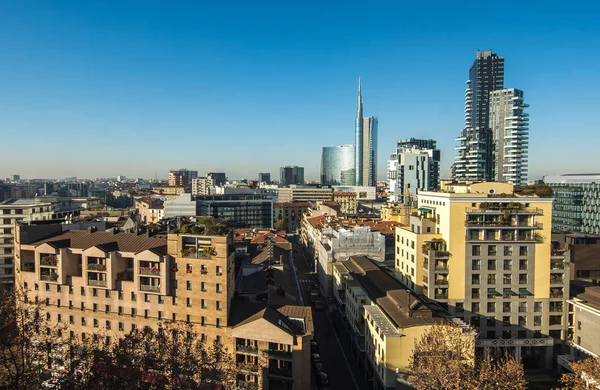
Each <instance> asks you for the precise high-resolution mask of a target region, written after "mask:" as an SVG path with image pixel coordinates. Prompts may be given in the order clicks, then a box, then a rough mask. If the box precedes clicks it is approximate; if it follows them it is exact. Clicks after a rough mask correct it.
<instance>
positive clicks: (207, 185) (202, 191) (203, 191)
mask: <svg viewBox="0 0 600 390" xmlns="http://www.w3.org/2000/svg"><path fill="white" fill-rule="evenodd" d="M215 192H216V190H215V181H214V180H213V179H209V178H208V177H199V178H197V179H192V195H211V194H214V193H215Z"/></svg>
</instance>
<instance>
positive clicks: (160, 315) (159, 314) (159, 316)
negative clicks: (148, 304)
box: [158, 311, 163, 320]
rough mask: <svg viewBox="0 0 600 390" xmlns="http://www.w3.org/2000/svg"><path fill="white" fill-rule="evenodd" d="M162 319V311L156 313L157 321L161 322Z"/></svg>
mask: <svg viewBox="0 0 600 390" xmlns="http://www.w3.org/2000/svg"><path fill="white" fill-rule="evenodd" d="M162 318H163V312H162V311H159V312H158V319H159V320H162Z"/></svg>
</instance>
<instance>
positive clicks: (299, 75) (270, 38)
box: [0, 2, 600, 180]
mask: <svg viewBox="0 0 600 390" xmlns="http://www.w3.org/2000/svg"><path fill="white" fill-rule="evenodd" d="M515 4H516V3H515ZM115 6H116V3H113V4H111V3H106V4H103V5H82V4H79V3H70V2H64V3H61V4H60V5H57V4H47V3H43V2H38V3H37V6H35V7H31V6H30V5H24V4H19V3H15V4H10V5H6V6H5V7H4V10H3V16H4V18H3V19H5V22H4V23H3V25H4V27H5V34H6V35H5V36H10V37H11V39H10V40H6V41H4V42H3V47H4V49H5V52H6V53H8V54H7V55H6V57H5V60H4V61H3V63H2V64H0V82H2V84H3V86H4V92H5V93H4V94H3V96H2V97H0V128H2V129H3V132H2V135H3V142H2V144H3V145H15V147H11V148H3V151H2V153H0V177H2V178H4V177H8V176H9V175H10V174H20V175H21V176H22V177H23V178H25V179H29V178H49V177H52V178H64V177H71V176H78V177H111V176H117V175H124V176H126V177H145V178H154V177H155V174H157V175H158V177H159V178H166V177H167V175H168V171H169V170H170V169H173V168H177V167H187V168H189V169H194V170H198V171H199V172H211V171H218V172H219V171H220V172H226V173H227V174H228V176H229V177H231V178H249V179H251V178H255V176H257V173H256V172H270V173H271V174H272V175H274V174H276V172H277V169H278V168H279V167H280V166H285V165H299V166H304V167H305V169H306V178H307V179H308V180H318V177H319V165H320V155H321V150H322V146H324V145H342V144H349V143H353V139H352V133H351V131H352V129H353V127H354V123H353V122H354V119H355V118H354V117H355V114H354V113H355V109H356V106H355V104H356V103H355V96H356V95H355V93H356V92H355V91H356V89H355V88H356V84H355V80H356V78H357V77H358V76H362V79H363V95H364V96H365V104H366V105H367V106H368V110H369V113H372V114H373V115H376V116H377V117H378V119H379V134H378V136H379V142H378V150H379V153H378V156H377V159H378V161H379V163H378V167H377V168H378V169H377V170H378V179H379V180H383V179H385V174H386V169H385V163H386V160H387V157H388V154H389V151H390V150H393V148H394V145H395V143H396V141H397V140H398V139H405V138H410V137H416V138H433V139H436V140H437V141H438V147H439V148H440V149H441V152H442V162H441V167H442V171H441V177H443V178H446V177H449V176H450V165H451V163H452V161H453V157H454V153H453V151H454V147H455V146H456V142H455V141H454V138H455V137H456V135H457V134H458V133H459V132H460V129H461V128H462V127H463V125H462V122H463V119H464V118H463V114H464V100H463V97H464V79H465V68H466V67H468V66H469V65H470V64H471V63H472V58H473V54H474V53H475V52H476V50H488V49H490V48H491V49H493V50H494V52H497V53H500V54H501V55H503V56H504V57H505V58H507V65H506V68H507V70H506V74H507V79H506V80H505V83H504V84H505V85H506V86H511V87H512V86H515V87H518V88H519V89H522V90H523V91H526V94H527V103H528V104H530V105H531V108H530V109H529V110H528V113H529V114H530V115H531V122H530V132H531V134H530V151H529V175H528V179H530V180H532V179H537V178H541V176H542V175H551V174H560V173H568V172H589V171H594V169H593V168H587V167H588V166H597V165H598V163H599V162H600V161H599V159H598V157H597V155H596V154H595V153H594V149H593V147H594V142H587V143H578V157H577V159H576V160H575V161H573V162H571V163H570V164H571V165H564V161H561V162H559V160H560V159H552V158H550V157H549V156H551V155H552V154H554V153H561V152H562V148H563V145H565V142H564V134H563V133H564V132H565V131H568V134H569V135H570V136H571V137H574V138H582V139H595V138H594V136H595V134H596V133H595V132H594V130H595V129H596V127H597V126H594V124H595V123H594V119H595V117H594V116H593V113H594V110H593V107H594V106H595V104H594V103H595V102H596V101H597V98H595V89H594V86H595V85H596V84H597V83H598V82H599V81H600V74H599V73H598V71H597V69H595V68H593V67H591V66H590V67H586V66H582V63H581V53H583V52H584V50H585V53H588V54H586V55H588V56H590V55H591V56H592V60H593V58H594V56H595V54H594V53H592V54H589V50H587V49H588V48H589V47H594V46H595V44H597V42H598V39H599V38H600V33H599V32H598V30H597V28H595V18H596V16H597V15H598V10H599V8H598V5H596V4H591V5H586V6H585V7H583V6H581V7H579V8H578V5H574V6H573V7H571V8H570V9H569V12H566V13H565V12H564V10H563V8H562V7H561V5H560V4H559V3H549V4H547V5H546V7H545V10H544V12H543V13H540V12H539V10H538V9H537V8H536V7H535V5H529V4H521V3H519V10H520V12H521V14H522V15H523V16H524V17H526V18H527V20H528V23H526V24H518V23H516V22H514V23H515V24H514V25H511V29H510V31H509V32H507V29H506V24H505V20H504V18H503V16H502V15H501V14H500V13H497V14H494V13H493V12H492V11H493V8H491V7H492V6H491V5H484V6H483V7H484V8H486V7H489V9H488V11H489V13H490V15H491V16H490V19H486V20H485V21H477V18H475V17H471V16H474V15H475V14H476V13H480V12H485V11H486V10H482V9H477V10H475V9H470V8H468V7H466V8H464V9H460V8H459V7H455V6H452V5H448V4H444V3H440V4H439V5H438V6H437V7H433V8H435V9H436V11H433V12H432V11H429V10H425V9H424V8H422V7H419V6H414V5H413V6H409V7H408V8H406V7H400V6H399V5H398V6H397V7H394V6H388V7H384V8H385V9H383V8H366V9H360V10H359V9H356V8H355V7H347V8H342V7H338V6H335V5H331V4H328V5H320V12H318V13H314V12H312V7H310V6H309V4H306V7H305V8H303V9H299V10H294V12H283V11H286V10H285V9H283V8H282V7H271V8H272V9H268V8H269V7H265V9H264V10H263V9H260V8H261V7H257V9H253V7H250V5H244V4H240V5H239V6H238V7H233V8H235V9H234V10H231V9H226V8H225V7H224V6H223V5H219V4H212V5H210V6H207V7H202V8H200V7H193V6H185V5H179V6H178V7H172V8H170V9H168V10H165V9H163V8H161V7H160V6H157V5H153V4H148V6H147V7H144V8H142V9H140V8H139V7H135V6H131V5H130V6H124V7H120V8H119V12H115ZM246 7H247V8H246ZM208 13H210V14H211V17H210V18H205V17H202V15H204V14H208ZM403 15H404V16H403ZM249 16H250V17H249ZM371 16H373V17H375V16H376V17H377V19H378V23H377V25H369V26H368V27H369V28H365V29H356V28H355V27H356V25H357V23H358V22H359V21H361V20H365V17H371ZM367 19H368V18H367ZM466 19H468V20H471V22H470V23H469V24H464V23H462V22H459V21H461V20H466ZM200 20H201V21H202V22H201V23H199V21H200ZM557 24H559V25H560V28H559V29H557V28H555V26H556V25H557ZM424 26H425V27H427V28H424ZM428 26H429V27H431V28H429V27H428ZM483 27H485V28H483ZM273 31H277V34H273ZM365 53H368V55H364V54H365ZM543 57H546V58H552V61H541V58H543ZM438 58H439V59H443V61H441V62H440V61H437V59H438ZM440 64H443V66H440ZM23 135H27V144H26V146H25V145H23ZM265 140H269V141H268V142H265ZM190 141H191V142H190ZM207 143H208V144H209V145H210V147H207ZM17 145H18V146H17ZM154 153H158V156H159V157H156V158H150V157H148V156H150V155H154ZM94 154H107V155H108V156H110V155H112V154H115V155H118V156H119V158H114V159H111V158H102V164H99V163H98V161H99V160H98V159H97V158H92V157H90V156H92V155H94ZM169 154H170V156H169ZM108 156H104V157H108ZM49 157H51V158H49Z"/></svg>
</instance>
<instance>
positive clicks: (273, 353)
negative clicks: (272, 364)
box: [264, 349, 292, 360]
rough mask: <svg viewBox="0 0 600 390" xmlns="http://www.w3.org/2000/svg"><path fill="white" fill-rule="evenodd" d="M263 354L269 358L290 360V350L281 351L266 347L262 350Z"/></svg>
mask: <svg viewBox="0 0 600 390" xmlns="http://www.w3.org/2000/svg"><path fill="white" fill-rule="evenodd" d="M264 355H266V356H267V357H269V358H274V359H280V360H281V359H285V360H292V353H291V352H288V351H282V350H280V349H267V350H265V351H264Z"/></svg>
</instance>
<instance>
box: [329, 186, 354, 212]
mask: <svg viewBox="0 0 600 390" xmlns="http://www.w3.org/2000/svg"><path fill="white" fill-rule="evenodd" d="M333 201H334V202H336V203H337V204H339V205H340V211H341V212H342V213H343V214H356V210H357V206H358V203H357V202H356V192H340V191H336V192H334V193H333Z"/></svg>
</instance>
